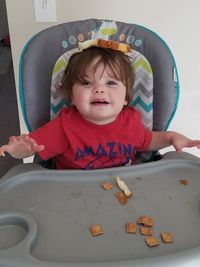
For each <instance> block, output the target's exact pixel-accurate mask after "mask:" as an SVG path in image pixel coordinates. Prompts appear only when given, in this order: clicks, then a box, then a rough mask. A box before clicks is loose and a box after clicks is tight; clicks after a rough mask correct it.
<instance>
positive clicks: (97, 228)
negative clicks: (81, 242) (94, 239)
mask: <svg viewBox="0 0 200 267" xmlns="http://www.w3.org/2000/svg"><path fill="white" fill-rule="evenodd" d="M90 232H91V234H92V235H93V236H98V235H102V234H103V233H104V231H103V228H102V226H101V225H100V224H93V225H91V226H90Z"/></svg>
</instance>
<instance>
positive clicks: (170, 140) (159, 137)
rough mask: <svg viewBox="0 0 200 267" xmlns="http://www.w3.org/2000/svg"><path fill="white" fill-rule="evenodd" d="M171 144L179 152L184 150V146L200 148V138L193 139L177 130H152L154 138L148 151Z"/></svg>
mask: <svg viewBox="0 0 200 267" xmlns="http://www.w3.org/2000/svg"><path fill="white" fill-rule="evenodd" d="M171 145H172V146H173V147H174V148H175V150H176V151H177V152H182V149H183V148H184V147H197V148H200V140H192V139H190V138H188V137H186V136H184V135H182V134H179V133H177V132H171V131H169V132H152V140H151V144H150V146H149V148H148V151H155V150H159V149H162V148H165V147H168V146H171Z"/></svg>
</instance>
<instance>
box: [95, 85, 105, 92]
mask: <svg viewBox="0 0 200 267" xmlns="http://www.w3.org/2000/svg"><path fill="white" fill-rule="evenodd" d="M94 93H104V89H103V86H101V85H95V86H94Z"/></svg>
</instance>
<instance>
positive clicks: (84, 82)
mask: <svg viewBox="0 0 200 267" xmlns="http://www.w3.org/2000/svg"><path fill="white" fill-rule="evenodd" d="M80 84H81V85H87V86H88V85H91V84H92V83H91V82H90V81H88V80H82V81H81V82H80Z"/></svg>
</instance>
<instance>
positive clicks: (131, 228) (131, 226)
mask: <svg viewBox="0 0 200 267" xmlns="http://www.w3.org/2000/svg"><path fill="white" fill-rule="evenodd" d="M126 232H127V233H128V234H136V232H137V225H136V223H132V222H127V224H126Z"/></svg>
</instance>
